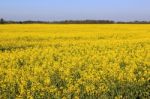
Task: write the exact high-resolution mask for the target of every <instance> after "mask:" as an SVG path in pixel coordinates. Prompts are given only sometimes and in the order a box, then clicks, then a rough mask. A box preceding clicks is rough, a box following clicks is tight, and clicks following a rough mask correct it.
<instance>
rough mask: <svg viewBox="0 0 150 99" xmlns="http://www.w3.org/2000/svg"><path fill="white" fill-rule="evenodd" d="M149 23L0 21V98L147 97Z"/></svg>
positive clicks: (149, 86)
mask: <svg viewBox="0 0 150 99" xmlns="http://www.w3.org/2000/svg"><path fill="white" fill-rule="evenodd" d="M149 93H150V25H142V24H141V25H137V24H134V25H129V24H124V25H123V24H112V25H111V24H110V25H108V24H106V25H94V24H93V25H89V24H86V25H82V24H80V25H77V24H72V25H69V24H68V25H64V24H59V25H58V24H51V25H48V24H47V25H45V24H30V25H29V24H24V25H17V24H16V25H14V24H10V25H0V99H135V98H137V99H140V98H141V99H149V98H150V97H149Z"/></svg>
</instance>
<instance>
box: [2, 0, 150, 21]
mask: <svg viewBox="0 0 150 99" xmlns="http://www.w3.org/2000/svg"><path fill="white" fill-rule="evenodd" d="M0 18H5V19H7V20H48V21H52V20H69V19H73V20H80V19H110V20H116V21H120V20H121V21H134V20H150V0H0Z"/></svg>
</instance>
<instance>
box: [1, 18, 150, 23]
mask: <svg viewBox="0 0 150 99" xmlns="http://www.w3.org/2000/svg"><path fill="white" fill-rule="evenodd" d="M36 23H37V24H38V23H39V24H150V21H129V22H123V21H118V22H116V21H112V20H64V21H32V20H29V21H7V20H4V19H3V18H1V19H0V24H36Z"/></svg>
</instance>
